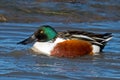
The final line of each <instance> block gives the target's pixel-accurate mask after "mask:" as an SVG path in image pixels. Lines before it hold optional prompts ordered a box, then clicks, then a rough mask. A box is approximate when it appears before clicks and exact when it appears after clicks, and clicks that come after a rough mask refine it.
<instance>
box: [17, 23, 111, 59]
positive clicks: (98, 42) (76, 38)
mask: <svg viewBox="0 0 120 80" xmlns="http://www.w3.org/2000/svg"><path fill="white" fill-rule="evenodd" d="M111 38H112V34H111V33H105V34H98V33H97V34H96V33H92V32H86V31H72V30H71V31H70V30H68V31H63V32H57V31H56V30H55V29H54V28H52V27H51V26H49V25H43V26H41V27H40V28H39V29H38V30H37V31H35V32H34V33H33V34H32V35H31V36H30V37H28V38H27V39H25V40H23V41H20V42H18V44H23V45H26V44H28V43H31V42H35V43H34V45H33V47H32V48H31V49H32V50H33V51H35V52H37V53H39V54H44V55H47V56H55V57H66V58H75V57H79V56H84V55H88V54H90V55H94V54H96V53H99V52H101V51H102V50H103V49H104V47H105V45H106V43H107V42H108V41H109V40H111Z"/></svg>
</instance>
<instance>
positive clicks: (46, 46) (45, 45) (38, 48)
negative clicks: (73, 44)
mask: <svg viewBox="0 0 120 80" xmlns="http://www.w3.org/2000/svg"><path fill="white" fill-rule="evenodd" d="M62 41H64V39H62V38H57V39H56V40H55V42H54V43H53V42H36V43H35V44H34V45H33V47H32V48H31V49H32V50H33V51H35V52H37V53H39V54H44V55H47V56H50V52H51V51H52V50H53V48H54V47H55V46H56V44H57V43H59V42H62Z"/></svg>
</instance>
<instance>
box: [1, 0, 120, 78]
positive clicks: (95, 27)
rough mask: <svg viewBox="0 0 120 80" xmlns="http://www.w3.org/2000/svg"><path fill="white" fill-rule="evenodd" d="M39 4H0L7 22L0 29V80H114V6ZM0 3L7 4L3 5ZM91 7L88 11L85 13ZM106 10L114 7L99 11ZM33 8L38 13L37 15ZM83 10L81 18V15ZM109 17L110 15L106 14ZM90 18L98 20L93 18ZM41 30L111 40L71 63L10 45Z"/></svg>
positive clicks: (118, 70)
mask: <svg viewBox="0 0 120 80" xmlns="http://www.w3.org/2000/svg"><path fill="white" fill-rule="evenodd" d="M39 1H40V0H38V2H37V1H35V0H26V1H24V0H20V1H17V0H11V1H10V0H1V1H0V2H1V3H0V14H1V15H2V16H4V17H5V18H6V19H7V21H4V22H3V21H2V22H1V23H0V80H119V79H120V39H119V38H120V17H119V10H118V7H119V3H118V2H119V0H116V2H115V1H114V0H110V1H107V0H105V1H104V0H101V1H96V0H91V1H90V0H88V1H87V0H86V2H85V1H83V2H82V1H81V2H79V1H77V2H67V1H66V2H57V1H56V2H55V1H53V2H51V3H49V2H41V1H40V2H39ZM113 1H114V2H113ZM117 1H118V2H117ZM6 2H9V3H7V4H4V5H3V3H6ZM12 3H13V4H12ZM111 3H113V4H111ZM16 4H18V5H16ZM22 4H26V5H22ZM58 4H59V5H58ZM93 4H94V7H90V5H93ZM97 4H99V6H98V5H97ZM21 5H22V6H21ZM46 5H47V6H46ZM100 5H103V6H100ZM106 5H109V6H110V7H111V6H114V10H111V9H109V10H108V11H106V10H104V9H103V8H102V7H105V8H108V7H106ZM39 7H40V11H41V12H39V11H38V12H37V10H39ZM55 7H56V8H55ZM111 8H113V7H111ZM99 9H100V10H101V11H100V12H99ZM83 10H84V11H85V13H82V12H81V11H83ZM88 10H89V11H88ZM29 11H30V12H29ZM58 11H60V12H59V13H58ZM72 11H73V12H72ZM110 11H113V12H112V13H110V14H108V12H110ZM8 12H12V13H8ZM101 12H102V13H104V14H105V15H107V16H105V15H103V14H101ZM114 12H115V14H114ZM79 13H82V14H79ZM93 13H95V14H97V15H99V14H100V15H99V17H98V16H96V17H97V18H96V17H93ZM74 14H76V15H75V16H74ZM1 15H0V16H1ZM101 15H102V16H101ZM16 16H17V17H16ZM103 16H105V18H103ZM81 18H85V19H81ZM0 21H1V20H0ZM44 24H47V25H51V26H53V27H54V28H55V29H56V30H57V31H64V30H78V29H79V30H86V31H91V32H96V33H105V32H111V33H113V39H112V40H111V41H110V42H109V43H108V44H107V45H106V47H105V49H104V50H103V52H102V53H100V54H99V55H95V56H83V57H79V58H75V59H67V58H57V57H47V56H43V55H37V54H35V53H34V52H33V51H31V49H30V48H31V46H32V45H33V44H29V45H17V44H16V43H17V42H19V41H21V40H23V39H25V38H27V37H28V36H29V35H31V34H32V33H33V32H34V31H35V30H37V28H38V27H39V26H41V25H44Z"/></svg>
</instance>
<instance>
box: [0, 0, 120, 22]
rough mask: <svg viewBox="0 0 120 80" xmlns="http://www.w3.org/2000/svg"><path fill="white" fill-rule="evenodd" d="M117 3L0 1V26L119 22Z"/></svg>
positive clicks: (90, 0)
mask: <svg viewBox="0 0 120 80" xmlns="http://www.w3.org/2000/svg"><path fill="white" fill-rule="evenodd" d="M119 3H120V0H84V1H83V0H81V1H79V0H66V1H62V0H51V1H48V0H26V1H24V0H1V1H0V22H22V23H31V22H64V23H70V22H94V21H118V20H120V14H119V13H120V5H119Z"/></svg>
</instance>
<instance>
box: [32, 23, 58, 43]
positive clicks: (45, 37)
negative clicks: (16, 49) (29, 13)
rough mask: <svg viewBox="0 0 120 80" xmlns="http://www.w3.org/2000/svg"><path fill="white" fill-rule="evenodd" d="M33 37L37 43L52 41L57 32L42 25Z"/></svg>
mask: <svg viewBox="0 0 120 80" xmlns="http://www.w3.org/2000/svg"><path fill="white" fill-rule="evenodd" d="M34 35H35V37H36V38H37V39H38V41H49V40H51V39H54V38H55V37H56V35H57V32H56V31H55V29H54V28H52V27H51V26H49V25H44V26H41V27H40V28H39V29H38V30H37V31H36V32H35V33H34Z"/></svg>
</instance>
